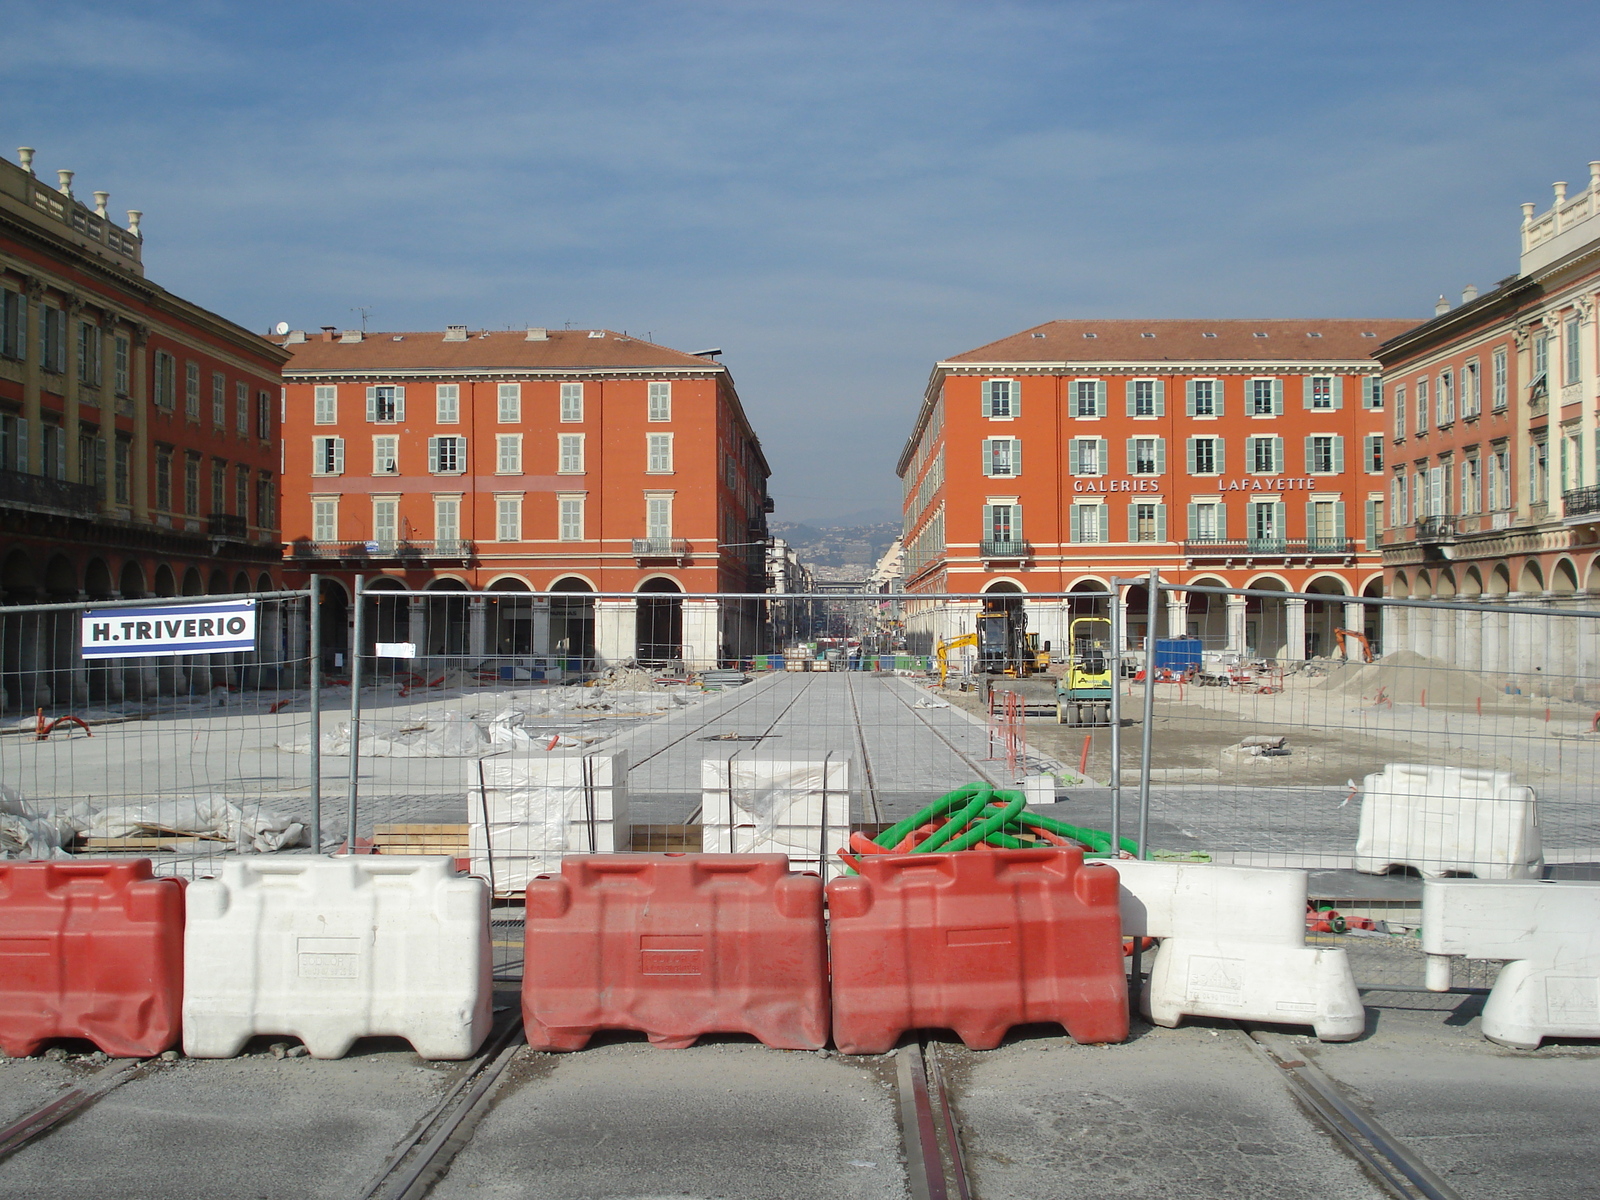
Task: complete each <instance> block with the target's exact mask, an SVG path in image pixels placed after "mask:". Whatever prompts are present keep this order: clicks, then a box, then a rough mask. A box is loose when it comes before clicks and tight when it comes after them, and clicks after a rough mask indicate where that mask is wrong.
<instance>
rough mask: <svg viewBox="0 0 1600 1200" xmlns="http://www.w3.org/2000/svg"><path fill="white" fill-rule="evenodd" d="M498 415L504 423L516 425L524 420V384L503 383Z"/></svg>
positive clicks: (501, 422)
mask: <svg viewBox="0 0 1600 1200" xmlns="http://www.w3.org/2000/svg"><path fill="white" fill-rule="evenodd" d="M496 415H497V417H498V419H499V422H500V424H502V425H515V424H517V423H518V422H519V421H521V420H522V385H521V384H520V383H502V384H501V385H500V387H499V407H498V409H497V410H496Z"/></svg>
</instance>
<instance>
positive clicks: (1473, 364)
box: [1461, 358, 1483, 421]
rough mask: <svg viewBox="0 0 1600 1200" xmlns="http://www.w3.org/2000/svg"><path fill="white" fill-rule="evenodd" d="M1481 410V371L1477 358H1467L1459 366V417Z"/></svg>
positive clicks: (1472, 414) (1471, 414)
mask: <svg viewBox="0 0 1600 1200" xmlns="http://www.w3.org/2000/svg"><path fill="white" fill-rule="evenodd" d="M1482 411H1483V371H1482V367H1481V365H1480V364H1479V362H1478V360H1477V359H1475V358H1469V359H1468V360H1467V361H1466V363H1465V364H1463V366H1462V368H1461V419H1462V420H1463V421H1465V420H1467V419H1468V418H1469V417H1475V416H1477V415H1478V414H1479V413H1481V412H1482Z"/></svg>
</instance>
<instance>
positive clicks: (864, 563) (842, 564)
mask: <svg viewBox="0 0 1600 1200" xmlns="http://www.w3.org/2000/svg"><path fill="white" fill-rule="evenodd" d="M770 528H771V529H772V536H773V537H780V538H783V539H784V540H785V541H787V542H788V543H789V545H791V546H793V547H794V551H795V553H796V554H798V555H799V556H800V560H801V561H802V562H803V563H805V564H806V565H807V566H808V567H810V568H811V571H812V574H814V575H815V576H816V577H817V578H818V579H863V578H865V577H866V576H867V575H868V574H869V573H870V572H871V571H872V568H873V567H874V566H875V565H876V564H877V561H878V559H880V558H882V557H883V552H884V551H885V550H887V549H888V548H889V545H890V543H891V542H893V541H894V539H895V538H897V537H899V536H900V522H899V521H879V522H876V523H873V524H862V525H836V524H833V523H831V522H829V523H827V524H818V525H800V524H796V523H793V522H789V521H774V522H772V524H771V526H770Z"/></svg>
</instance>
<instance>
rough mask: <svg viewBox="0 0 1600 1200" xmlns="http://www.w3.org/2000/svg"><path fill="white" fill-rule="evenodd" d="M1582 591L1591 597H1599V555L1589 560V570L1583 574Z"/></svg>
mask: <svg viewBox="0 0 1600 1200" xmlns="http://www.w3.org/2000/svg"><path fill="white" fill-rule="evenodd" d="M1583 578H1584V584H1583V588H1584V591H1586V592H1588V593H1589V595H1591V596H1597V595H1600V554H1596V555H1595V556H1594V557H1593V558H1591V559H1590V560H1589V570H1588V571H1587V572H1586V573H1585V574H1584V577H1583Z"/></svg>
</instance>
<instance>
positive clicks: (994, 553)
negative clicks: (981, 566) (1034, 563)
mask: <svg viewBox="0 0 1600 1200" xmlns="http://www.w3.org/2000/svg"><path fill="white" fill-rule="evenodd" d="M978 553H979V555H980V556H981V557H983V558H986V559H1024V558H1032V557H1033V547H1032V546H1030V545H1029V544H1028V543H1027V542H1023V541H1016V540H1007V541H984V542H980V543H978Z"/></svg>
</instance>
